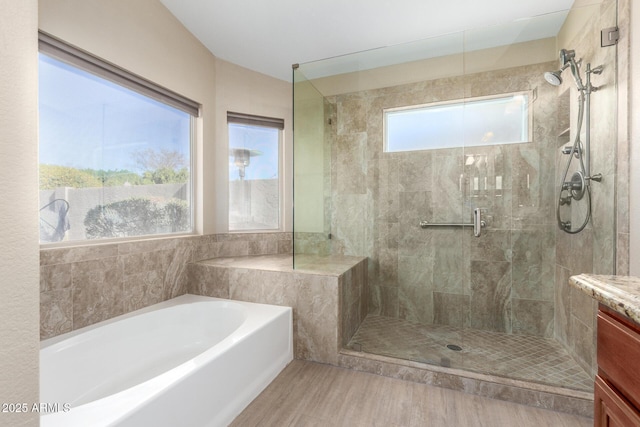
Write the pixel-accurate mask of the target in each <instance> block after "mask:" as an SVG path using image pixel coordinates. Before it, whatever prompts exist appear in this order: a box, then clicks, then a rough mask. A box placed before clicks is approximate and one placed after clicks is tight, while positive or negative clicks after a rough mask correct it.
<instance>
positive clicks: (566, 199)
mask: <svg viewBox="0 0 640 427" xmlns="http://www.w3.org/2000/svg"><path fill="white" fill-rule="evenodd" d="M570 204H571V195H568V196H567V197H560V206H562V205H570Z"/></svg>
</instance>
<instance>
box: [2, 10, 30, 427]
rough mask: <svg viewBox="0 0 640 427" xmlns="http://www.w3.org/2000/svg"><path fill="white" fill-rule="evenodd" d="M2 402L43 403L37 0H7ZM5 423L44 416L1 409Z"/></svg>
mask: <svg viewBox="0 0 640 427" xmlns="http://www.w3.org/2000/svg"><path fill="white" fill-rule="evenodd" d="M0 11H1V12H0V40H2V42H1V43H0V55H1V57H2V66H0V94H2V96H1V97H0V182H2V183H3V184H4V185H2V188H3V192H2V200H3V201H4V203H2V205H0V241H1V242H2V246H1V249H0V252H1V253H2V255H1V256H0V277H1V279H0V295H2V297H0V368H1V369H0V403H10V402H13V403H18V402H24V403H27V404H29V405H31V404H33V403H36V402H38V349H39V342H38V291H39V287H38V225H37V224H38V215H37V206H38V205H37V201H38V193H37V190H38V186H37V137H38V134H37V106H38V104H37V65H38V64H37V56H36V51H37V33H36V29H37V25H38V10H37V2H36V1H35V0H22V1H12V0H0ZM0 425H11V426H22V425H38V414H37V413H27V414H7V413H0Z"/></svg>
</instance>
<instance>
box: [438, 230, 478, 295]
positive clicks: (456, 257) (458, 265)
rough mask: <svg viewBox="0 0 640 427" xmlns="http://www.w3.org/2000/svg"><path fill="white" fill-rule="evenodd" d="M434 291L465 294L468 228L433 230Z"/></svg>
mask: <svg viewBox="0 0 640 427" xmlns="http://www.w3.org/2000/svg"><path fill="white" fill-rule="evenodd" d="M429 231H430V233H431V235H432V242H433V279H432V283H433V289H435V290H437V291H440V292H449V293H459V294H462V293H464V269H465V268H466V265H467V264H466V262H465V261H466V260H465V259H464V257H463V256H462V254H463V248H464V243H463V242H464V239H463V236H464V235H465V234H468V233H470V230H468V229H467V227H453V228H432V229H430V230H429Z"/></svg>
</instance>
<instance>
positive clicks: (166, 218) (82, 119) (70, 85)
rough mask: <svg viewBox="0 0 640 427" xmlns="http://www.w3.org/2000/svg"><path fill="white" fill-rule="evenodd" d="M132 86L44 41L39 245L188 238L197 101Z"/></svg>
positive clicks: (121, 74) (125, 77)
mask: <svg viewBox="0 0 640 427" xmlns="http://www.w3.org/2000/svg"><path fill="white" fill-rule="evenodd" d="M112 71H115V73H114V72H112ZM134 80H137V81H138V82H142V79H140V78H139V77H137V76H134V75H131V74H128V73H127V72H126V71H124V70H121V69H115V66H113V65H112V64H108V63H105V62H102V61H101V60H100V59H98V58H95V57H91V56H90V55H89V54H87V53H86V52H84V51H80V50H77V49H75V48H73V47H71V46H68V45H64V44H62V42H60V41H58V40H56V39H53V38H50V37H48V36H46V35H42V34H41V35H40V55H39V157H40V173H39V175H40V241H41V243H52V242H60V241H81V240H88V239H109V238H122V237H132V236H144V235H159V234H171V233H185V232H191V231H192V224H193V213H192V212H193V210H192V192H191V189H192V173H191V161H192V156H191V146H192V143H191V138H192V127H193V123H194V116H195V115H197V114H198V113H197V111H198V110H197V104H195V103H193V102H192V101H187V104H190V105H189V106H188V107H185V104H184V102H183V101H184V99H180V97H179V96H177V95H176V96H177V98H173V97H172V93H170V92H169V91H167V90H166V89H162V88H160V87H157V86H155V85H153V84H152V83H150V82H146V81H145V82H143V83H144V84H143V85H139V84H138V86H136V83H135V82H134ZM138 89H139V90H138ZM174 101H175V102H174Z"/></svg>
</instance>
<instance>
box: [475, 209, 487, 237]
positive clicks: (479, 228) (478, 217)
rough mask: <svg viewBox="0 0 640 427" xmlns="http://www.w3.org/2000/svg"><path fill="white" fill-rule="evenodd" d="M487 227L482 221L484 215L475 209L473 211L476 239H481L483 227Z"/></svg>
mask: <svg viewBox="0 0 640 427" xmlns="http://www.w3.org/2000/svg"><path fill="white" fill-rule="evenodd" d="M484 225H486V224H485V223H484V221H483V220H482V214H481V213H480V208H475V209H474V210H473V235H474V236H475V237H480V234H482V227H483V226H484Z"/></svg>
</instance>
